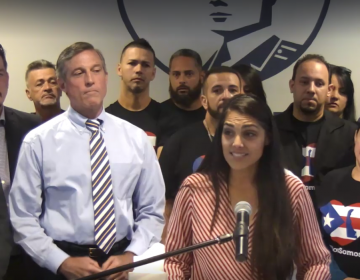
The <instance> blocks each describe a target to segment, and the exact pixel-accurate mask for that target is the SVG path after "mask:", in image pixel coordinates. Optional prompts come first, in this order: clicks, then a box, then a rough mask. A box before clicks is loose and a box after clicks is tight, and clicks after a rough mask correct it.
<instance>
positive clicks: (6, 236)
mask: <svg viewBox="0 0 360 280" xmlns="http://www.w3.org/2000/svg"><path fill="white" fill-rule="evenodd" d="M11 239H12V236H11V231H10V221H9V214H8V209H7V206H6V200H5V195H4V192H3V188H2V184H1V182H0V248H1V249H0V279H3V277H4V275H5V273H6V270H7V267H8V263H9V259H10V254H11V244H12V241H11Z"/></svg>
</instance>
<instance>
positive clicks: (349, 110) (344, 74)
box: [330, 65, 356, 122]
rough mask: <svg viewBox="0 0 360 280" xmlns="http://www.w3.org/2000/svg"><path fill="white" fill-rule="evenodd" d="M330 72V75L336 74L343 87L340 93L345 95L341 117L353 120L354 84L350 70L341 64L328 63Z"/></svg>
mask: <svg viewBox="0 0 360 280" xmlns="http://www.w3.org/2000/svg"><path fill="white" fill-rule="evenodd" d="M330 73H331V77H332V75H336V77H337V78H338V80H339V83H340V85H341V87H343V88H344V91H343V92H342V94H343V95H345V96H346V97H347V101H346V106H345V109H344V112H343V118H344V119H345V120H349V121H352V122H355V121H356V119H355V104H354V103H355V102H354V84H353V82H352V80H351V77H350V74H351V71H350V70H349V69H347V68H345V67H342V66H336V65H330Z"/></svg>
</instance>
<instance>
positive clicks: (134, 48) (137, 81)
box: [105, 39, 160, 147]
mask: <svg viewBox="0 0 360 280" xmlns="http://www.w3.org/2000/svg"><path fill="white" fill-rule="evenodd" d="M117 73H118V75H119V76H120V77H121V85H120V88H121V94H120V96H119V99H118V100H117V101H115V102H114V103H112V104H111V105H110V106H109V107H107V108H106V109H105V111H106V112H107V113H109V114H112V115H114V116H116V117H119V118H121V119H123V120H126V121H128V122H130V123H132V124H133V125H135V126H137V127H139V128H141V129H142V130H144V131H145V133H146V134H147V135H148V138H149V140H150V142H151V144H152V145H153V146H154V147H155V146H156V135H157V134H158V133H157V120H158V117H159V112H160V103H158V102H157V101H155V100H153V99H151V98H150V94H149V84H150V82H151V81H152V80H154V78H155V73H156V69H155V52H154V50H153V48H152V47H151V45H150V44H149V43H148V42H147V41H146V40H145V39H138V40H135V41H133V42H130V43H129V44H127V45H126V46H125V47H124V49H123V50H122V53H121V57H120V63H119V64H118V67H117Z"/></svg>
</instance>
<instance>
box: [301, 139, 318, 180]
mask: <svg viewBox="0 0 360 280" xmlns="http://www.w3.org/2000/svg"><path fill="white" fill-rule="evenodd" d="M315 153H316V144H309V145H307V146H306V147H304V148H302V156H303V159H304V168H303V169H302V170H301V180H302V181H303V183H304V184H305V185H306V184H307V183H309V182H310V181H311V180H312V179H313V178H314V159H315Z"/></svg>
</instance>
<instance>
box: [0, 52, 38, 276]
mask: <svg viewBox="0 0 360 280" xmlns="http://www.w3.org/2000/svg"><path fill="white" fill-rule="evenodd" d="M8 88H9V73H8V72H7V61H6V57H5V52H4V49H3V48H2V46H1V45H0V178H1V181H2V184H1V185H2V190H1V191H3V192H4V194H5V198H6V200H7V199H8V195H9V190H10V186H11V182H12V180H13V178H14V174H15V168H16V162H17V158H18V154H19V150H20V146H21V143H22V140H23V138H24V137H25V135H26V134H27V133H28V132H29V131H30V130H32V129H33V128H35V127H36V126H37V125H39V124H40V119H39V118H38V117H37V116H34V115H31V114H28V113H24V112H20V111H18V110H15V109H12V108H9V107H5V106H4V101H5V98H6V95H7V92H8ZM0 207H1V201H0ZM3 214H4V212H3V211H1V214H0V215H3ZM6 214H7V212H6ZM6 216H7V221H6V225H4V226H3V225H0V228H1V229H2V230H4V231H5V230H6V226H7V227H8V228H9V220H8V215H6ZM0 238H1V239H3V237H2V236H0ZM11 240H12V238H11ZM11 247H12V252H11V257H10V262H9V266H8V268H7V272H6V275H5V276H4V278H3V279H5V280H11V279H14V280H17V279H30V278H29V276H28V275H27V271H26V269H25V263H26V261H27V257H26V255H25V253H23V251H22V249H20V247H19V246H15V245H13V243H12V242H10V243H9V244H4V245H2V244H1V242H0V248H1V250H0V252H1V253H0V254H2V255H5V254H6V252H7V250H8V248H10V249H9V250H11ZM0 258H1V257H0ZM5 263H6V262H3V261H2V260H0V267H1V266H4V264H5ZM0 270H1V269H0ZM1 276H2V275H1V271H0V278H1ZM1 279H2V278H1Z"/></svg>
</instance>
